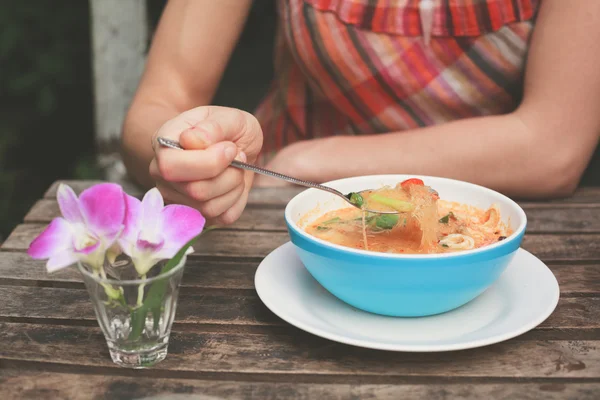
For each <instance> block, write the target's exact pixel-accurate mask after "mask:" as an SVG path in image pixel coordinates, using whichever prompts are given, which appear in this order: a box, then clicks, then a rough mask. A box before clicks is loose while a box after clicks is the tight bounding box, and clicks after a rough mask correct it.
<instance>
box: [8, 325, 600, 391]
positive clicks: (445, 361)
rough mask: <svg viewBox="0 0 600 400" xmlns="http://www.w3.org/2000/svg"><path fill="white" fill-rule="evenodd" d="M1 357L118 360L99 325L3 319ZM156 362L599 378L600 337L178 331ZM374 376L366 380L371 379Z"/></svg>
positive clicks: (183, 367)
mask: <svg viewBox="0 0 600 400" xmlns="http://www.w3.org/2000/svg"><path fill="white" fill-rule="evenodd" d="M0 343H3V346H0V358H5V359H11V360H23V361H40V362H52V363H56V364H70V365H88V366H103V367H111V366H113V364H112V361H111V360H110V358H109V356H108V350H107V347H106V343H105V341H104V337H103V335H102V333H101V332H100V331H99V328H91V327H72V326H68V327H67V326H53V325H37V324H20V323H2V324H0ZM154 369H156V370H170V371H193V372H195V373H201V372H212V373H223V374H226V373H231V372H234V373H236V372H237V373H243V374H282V373H283V374H285V373H287V374H293V375H294V376H297V375H302V374H312V375H320V376H324V375H345V376H354V377H357V379H358V378H364V381H363V382H365V381H366V380H367V378H368V377H376V378H380V377H402V376H404V377H408V376H412V377H417V376H428V377H505V378H511V377H514V378H552V377H561V378H594V379H597V378H598V377H599V376H600V341H551V340H544V341H536V340H510V341H507V342H503V343H498V344H495V345H492V346H487V347H483V348H479V349H474V350H466V351H458V352H448V353H398V352H383V351H374V350H370V349H363V348H358V347H352V346H346V345H342V344H339V343H335V342H331V341H328V340H325V339H322V338H319V337H316V336H313V335H310V334H307V333H304V332H302V331H298V332H297V334H295V335H238V334H220V333H189V332H173V334H172V335H171V339H170V345H169V355H168V357H167V358H166V359H165V360H164V361H163V362H161V363H159V364H157V365H156V366H154ZM365 383H366V382H365Z"/></svg>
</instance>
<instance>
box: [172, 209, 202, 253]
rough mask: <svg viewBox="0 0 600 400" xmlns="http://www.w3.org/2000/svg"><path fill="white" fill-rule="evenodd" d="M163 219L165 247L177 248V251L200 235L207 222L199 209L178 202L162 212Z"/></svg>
mask: <svg viewBox="0 0 600 400" xmlns="http://www.w3.org/2000/svg"><path fill="white" fill-rule="evenodd" d="M161 220H162V221H161V225H162V232H161V233H162V236H163V238H164V241H165V247H166V248H175V249H176V250H175V253H176V252H177V251H178V250H179V249H181V247H183V245H184V244H186V243H187V242H189V241H190V240H191V239H192V238H194V237H195V236H198V235H199V234H200V232H202V230H203V229H204V224H205V223H206V219H205V218H204V216H202V214H201V213H200V212H199V211H198V210H196V209H194V208H191V207H188V206H183V205H178V204H171V205H168V206H166V207H165V208H164V209H163V211H162V213H161ZM173 255H174V254H173Z"/></svg>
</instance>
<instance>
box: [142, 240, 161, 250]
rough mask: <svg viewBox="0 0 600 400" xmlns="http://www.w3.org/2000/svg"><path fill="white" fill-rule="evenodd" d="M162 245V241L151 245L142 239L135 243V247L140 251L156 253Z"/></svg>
mask: <svg viewBox="0 0 600 400" xmlns="http://www.w3.org/2000/svg"><path fill="white" fill-rule="evenodd" d="M164 243H165V242H164V241H162V240H161V241H160V242H158V243H153V242H149V241H147V240H144V239H138V240H137V242H136V243H135V246H136V247H137V248H138V250H140V251H158V250H160V249H161V247H163V245H164Z"/></svg>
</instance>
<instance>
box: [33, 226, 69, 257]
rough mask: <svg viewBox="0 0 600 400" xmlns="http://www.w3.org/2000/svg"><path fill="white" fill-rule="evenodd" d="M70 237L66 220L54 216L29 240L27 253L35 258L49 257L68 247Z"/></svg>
mask: <svg viewBox="0 0 600 400" xmlns="http://www.w3.org/2000/svg"><path fill="white" fill-rule="evenodd" d="M72 239H73V233H72V231H71V226H70V225H69V223H68V222H67V220H65V219H64V218H54V219H53V220H52V222H50V224H48V226H47V227H46V229H44V230H43V231H42V233H40V234H39V235H38V237H36V238H35V239H34V240H33V241H32V242H31V244H30V245H29V249H28V250H27V254H29V255H30V256H31V257H33V258H35V259H44V258H50V257H52V256H53V255H55V254H58V253H60V252H62V251H64V250H67V249H70V248H71V244H72Z"/></svg>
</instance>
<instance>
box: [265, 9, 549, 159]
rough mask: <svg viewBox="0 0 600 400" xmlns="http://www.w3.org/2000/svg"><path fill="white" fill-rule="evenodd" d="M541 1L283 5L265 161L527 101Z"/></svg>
mask: <svg viewBox="0 0 600 400" xmlns="http://www.w3.org/2000/svg"><path fill="white" fill-rule="evenodd" d="M538 2H539V0H433V5H434V7H433V20H432V25H431V40H430V42H429V44H428V45H427V44H425V42H424V40H423V37H422V35H423V28H422V26H421V17H420V11H419V0H278V12H279V28H278V35H277V42H276V51H275V71H276V77H275V80H274V81H273V85H272V87H271V89H270V91H269V93H268V95H267V96H266V98H265V99H264V100H263V102H262V103H261V104H260V106H259V108H258V109H257V110H256V113H255V115H256V117H257V118H258V120H259V121H260V123H261V126H262V128H263V132H264V135H265V140H264V149H263V157H262V162H263V163H266V162H267V161H268V160H269V159H270V158H271V157H272V156H274V154H275V153H276V152H277V151H278V150H279V149H281V148H282V147H284V146H286V145H288V144H290V143H293V142H295V141H298V140H304V139H311V138H317V137H324V136H331V135H357V134H374V133H385V132H392V131H401V130H405V129H411V128H416V127H421V126H428V125H435V124H440V123H443V122H448V121H452V120H456V119H460V118H468V117H476V116H482V115H492V114H502V113H506V112H509V111H511V110H512V109H514V108H515V107H516V106H517V105H518V102H519V100H520V96H521V91H522V88H521V83H522V77H523V67H524V59H525V57H526V55H527V50H528V41H529V37H530V34H531V32H532V29H533V26H534V17H535V12H536V10H537V8H538Z"/></svg>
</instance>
